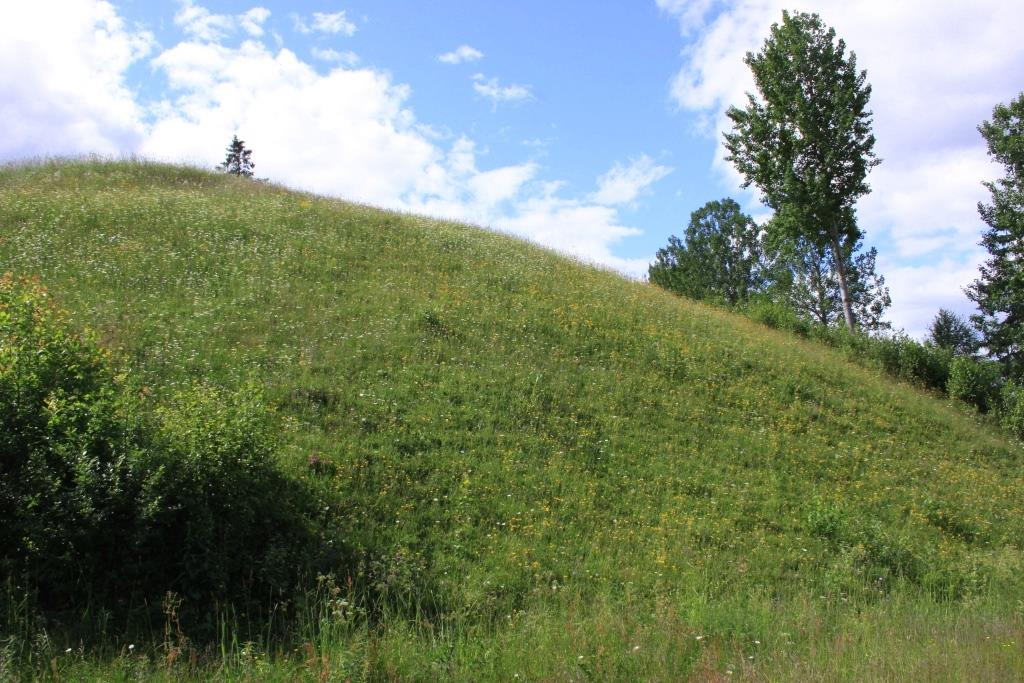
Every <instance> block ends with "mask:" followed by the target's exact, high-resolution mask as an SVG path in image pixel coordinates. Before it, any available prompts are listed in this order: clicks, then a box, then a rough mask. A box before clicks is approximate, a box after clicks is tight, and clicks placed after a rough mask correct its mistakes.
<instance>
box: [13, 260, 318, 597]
mask: <svg viewBox="0 0 1024 683" xmlns="http://www.w3.org/2000/svg"><path fill="white" fill-rule="evenodd" d="M70 329H71V328H70V324H69V322H68V319H67V316H66V315H65V314H64V313H63V312H62V311H60V310H59V309H58V308H56V307H55V306H53V305H52V304H51V303H50V302H49V300H48V296H47V293H46V290H45V289H43V288H42V287H41V286H40V285H39V284H38V283H37V282H34V281H26V280H16V279H14V278H13V277H11V276H10V275H4V276H3V277H2V278H0V519H2V520H3V524H2V525H0V581H3V580H7V581H11V580H13V581H15V582H16V583H17V584H19V585H23V586H25V587H27V588H29V589H30V590H33V591H35V592H36V594H37V596H38V600H39V604H40V606H41V607H43V608H49V609H64V608H69V607H74V606H75V605H77V604H79V603H84V602H85V601H88V600H96V599H98V600H99V601H100V602H101V603H103V604H105V605H108V606H111V607H116V606H118V605H120V604H129V603H130V602H131V600H133V599H138V598H142V599H148V598H153V597H157V596H159V595H162V594H163V593H164V592H165V591H168V590H171V591H175V592H177V593H179V594H181V595H183V596H185V597H187V598H196V599H198V598H203V599H217V600H230V599H241V598H244V597H247V596H250V595H251V596H253V597H255V596H256V594H257V593H258V594H259V595H258V597H259V598H260V600H261V601H265V598H266V596H267V594H268V593H269V592H271V591H273V590H280V589H281V588H283V587H289V584H290V583H291V579H292V578H293V577H294V575H295V572H296V571H297V569H298V567H297V565H298V564H300V562H299V560H300V559H301V557H302V553H304V552H305V553H307V554H310V553H311V551H310V550H308V549H307V548H306V546H308V545H310V544H309V543H308V541H309V538H308V536H309V534H308V532H307V530H306V529H307V526H306V519H307V516H306V515H305V510H306V509H307V508H306V506H307V502H306V498H305V496H304V494H303V493H302V491H301V490H300V489H298V488H297V487H296V486H295V485H294V484H292V483H291V482H289V481H288V480H287V479H286V478H285V477H284V476H283V475H282V474H281V473H280V471H279V470H278V468H277V466H276V461H275V457H274V450H275V449H274V442H273V440H272V438H271V432H270V428H269V427H270V422H269V420H268V415H267V412H266V410H265V408H264V407H263V404H262V401H261V398H260V395H259V392H258V391H256V390H255V389H253V388H248V389H246V390H244V391H241V392H238V393H229V392H227V391H224V390H222V389H216V388H212V387H207V386H201V385H200V386H193V387H189V388H187V389H185V390H182V391H179V392H178V393H176V394H174V396H173V397H172V398H171V400H169V401H168V402H167V404H166V405H163V406H161V407H159V408H155V407H154V406H151V405H148V404H147V403H145V402H144V401H143V399H141V398H139V395H138V393H137V392H134V391H131V390H130V388H129V387H128V386H126V385H125V383H124V382H123V381H121V380H120V379H119V378H118V377H117V376H116V375H115V373H114V370H113V366H112V364H111V359H110V357H109V355H108V354H107V352H106V351H104V350H103V349H101V348H100V347H99V346H98V344H97V343H96V342H95V340H94V339H93V338H92V337H90V336H89V335H80V334H74V333H73V332H71V331H70Z"/></svg>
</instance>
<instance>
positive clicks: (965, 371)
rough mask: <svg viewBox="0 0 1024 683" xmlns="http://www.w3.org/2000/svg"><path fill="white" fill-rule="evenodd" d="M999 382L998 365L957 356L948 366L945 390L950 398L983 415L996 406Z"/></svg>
mask: <svg viewBox="0 0 1024 683" xmlns="http://www.w3.org/2000/svg"><path fill="white" fill-rule="evenodd" d="M1000 380H1001V374H1000V368H999V364H998V363H993V362H990V361H985V360H976V359H974V358H968V357H966V356H957V357H955V358H953V362H952V363H951V364H950V366H949V381H948V382H947V384H946V389H947V391H948V392H949V396H950V398H958V399H960V400H961V401H963V402H964V403H967V404H970V405H972V406H974V407H975V408H977V409H978V410H980V411H981V412H983V413H985V412H988V411H989V410H991V409H992V408H994V407H996V406H997V405H998V403H997V401H998V396H999V388H1000V383H1001V382H1000Z"/></svg>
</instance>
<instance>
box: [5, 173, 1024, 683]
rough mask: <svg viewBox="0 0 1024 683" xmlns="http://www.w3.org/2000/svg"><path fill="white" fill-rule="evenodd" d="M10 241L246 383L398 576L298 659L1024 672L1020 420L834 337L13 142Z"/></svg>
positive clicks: (160, 374)
mask: <svg viewBox="0 0 1024 683" xmlns="http://www.w3.org/2000/svg"><path fill="white" fill-rule="evenodd" d="M0 264H2V266H0V270H10V271H13V272H14V273H16V274H22V275H39V276H40V278H41V280H42V281H43V283H44V284H46V285H47V286H48V287H49V288H50V290H51V291H52V292H53V293H54V295H55V297H56V298H57V299H58V300H59V301H60V302H61V303H62V304H63V305H64V306H65V307H67V308H68V309H70V310H71V311H72V313H73V315H74V316H75V319H76V320H77V322H79V323H80V324H81V325H83V326H89V327H92V328H94V329H96V330H98V331H99V332H100V333H101V334H102V336H103V339H104V340H105V342H106V343H107V344H108V345H109V346H111V347H114V348H117V349H120V350H122V352H123V354H122V355H123V357H124V358H126V359H128V362H130V364H131V366H132V368H133V371H134V372H136V373H139V374H141V376H142V377H143V378H144V380H145V382H146V383H148V384H150V385H151V386H153V387H154V388H155V390H156V391H160V390H161V388H162V387H170V386H173V385H174V384H175V383H180V382H182V381H184V380H185V379H187V378H189V377H203V378H208V379H211V380H212V381H214V382H217V383H220V384H223V385H226V386H229V387H230V386H234V385H237V384H239V383H241V382H243V381H245V380H247V379H250V378H253V377H255V378H257V379H258V380H259V381H261V382H262V383H264V384H265V386H266V387H267V395H268V397H269V399H270V400H271V401H272V402H273V403H274V405H275V406H277V408H278V414H279V417H280V427H281V433H282V441H283V446H282V447H283V452H284V454H285V459H286V461H287V462H286V466H287V467H288V468H289V470H290V471H291V472H292V473H293V475H294V476H295V477H296V478H298V479H302V480H305V481H307V482H308V484H309V485H311V486H313V487H315V488H317V490H318V491H320V493H321V495H322V496H323V498H324V500H325V501H327V503H326V506H327V509H326V510H325V514H326V515H331V516H335V517H337V518H338V519H341V520H343V522H344V526H345V528H347V529H350V530H351V533H350V534H349V535H348V536H347V537H346V538H345V539H343V542H344V543H345V544H346V546H347V548H348V550H349V552H350V554H351V556H352V557H357V558H362V559H363V561H362V563H361V564H358V565H353V566H352V567H344V568H341V567H339V574H342V575H343V574H344V573H345V572H362V576H363V578H366V579H367V580H368V581H370V582H373V583H374V584H375V585H376V587H377V591H376V593H375V594H376V595H378V596H384V597H383V598H381V602H379V603H376V604H374V605H368V606H367V608H368V609H370V610H371V612H373V613H374V614H375V615H376V616H375V617H374V619H372V620H371V621H373V622H374V625H372V626H371V625H368V624H362V625H360V624H356V625H352V626H351V628H349V629H348V630H345V631H344V632H343V633H341V634H340V635H336V639H335V640H333V641H331V644H330V646H329V647H327V646H325V647H324V651H323V654H324V657H325V659H322V660H317V661H318V662H320V663H318V664H317V666H320V665H321V664H322V665H323V666H324V667H328V666H329V667H332V669H331V670H332V672H335V673H344V675H348V676H356V677H358V676H361V675H366V676H367V677H369V678H374V677H385V676H388V675H394V676H397V677H419V676H424V677H426V678H436V677H437V676H439V675H440V676H447V677H453V678H464V679H472V678H477V677H484V678H491V677H493V678H510V677H511V676H512V675H513V673H521V674H522V675H523V676H524V677H526V678H528V679H552V678H555V679H562V678H571V679H579V678H583V677H586V676H588V675H589V676H593V677H596V678H599V679H606V678H621V679H630V678H635V677H639V678H646V679H658V678H664V679H667V680H675V679H678V678H679V677H680V676H682V675H686V674H687V673H690V674H694V675H704V676H706V677H708V678H709V679H713V678H714V677H715V676H716V675H717V674H716V673H715V672H718V673H719V674H720V673H724V672H726V671H727V670H729V671H734V672H735V673H736V675H739V674H747V675H750V676H753V677H757V676H760V675H765V676H769V677H778V676H783V677H788V676H793V677H806V676H817V677H829V676H834V677H839V678H842V677H846V676H849V677H852V678H857V679H861V680H863V679H870V678H872V677H877V678H890V677H894V676H896V677H899V676H911V677H915V678H919V677H920V676H921V675H924V676H925V677H927V676H928V675H930V673H929V672H936V671H937V672H940V673H941V674H942V675H943V676H947V677H952V678H957V677H958V676H960V675H980V676H982V677H989V676H991V677H992V678H998V677H1000V676H1006V677H1007V678H1014V677H1019V676H1022V675H1024V663H1022V657H1021V655H1020V648H1019V645H1015V646H1013V647H1012V648H1007V647H1003V645H1004V641H1005V642H1009V640H1012V639H1016V643H1018V644H1019V643H1020V642H1021V641H1020V638H1021V637H1022V636H1024V627H1022V622H1021V615H1020V611H1019V609H1016V608H1014V607H1013V605H1014V604H1017V605H1019V604H1020V602H1019V601H1020V600H1021V599H1024V590H1022V589H1024V586H1022V576H1024V574H1022V571H1021V570H1022V569H1024V567H1022V561H1021V560H1022V555H1021V548H1020V539H1021V538H1024V533H1022V532H1024V515H1022V514H1021V513H1022V510H1024V488H1022V486H1021V484H1022V481H1021V477H1022V471H1021V455H1020V450H1019V446H1018V445H1017V444H1015V443H1011V442H1010V441H1008V440H1007V438H1006V437H1004V436H1002V435H1000V434H996V433H992V431H991V429H990V428H986V427H984V426H983V425H981V424H979V423H978V422H977V420H976V419H975V418H974V417H972V416H971V415H968V414H967V413H966V412H964V411H962V410H960V409H957V408H956V407H954V406H952V405H950V404H947V403H944V402H940V401H938V400H936V399H934V398H932V397H930V396H927V395H925V394H923V393H920V392H918V391H916V390H914V389H912V388H910V387H907V386H903V385H898V384H895V383H893V382H892V381H891V380H889V379H887V378H885V377H883V376H881V375H880V374H878V373H875V372H871V371H868V370H865V369H863V368H860V367H857V366H854V365H852V364H850V363H848V362H846V361H845V360H844V359H843V358H842V357H841V356H840V355H838V354H837V353H835V352H833V351H830V350H828V349H825V348H823V347H820V346H818V345H815V344H813V343H809V342H805V341H801V340H798V339H796V338H793V337H791V336H788V335H785V334H779V333H775V332H773V331H770V330H766V329H764V328H762V327H760V326H758V325H756V324H754V323H751V322H749V321H747V320H744V319H742V318H739V317H736V316H733V315H730V314H727V313H724V312H722V311H719V310H715V309H712V308H709V307H705V306H702V305H699V304H695V303H692V302H689V301H687V300H684V299H680V298H678V297H675V296H672V295H670V294H668V293H666V292H663V291H661V290H659V289H657V288H654V287H652V286H648V285H644V284H640V283H633V282H627V281H624V280H623V279H622V278H620V277H619V276H617V275H615V274H612V273H608V272H604V271H601V270H598V269H594V268H591V267H588V266H585V265H581V264H578V263H575V262H573V261H571V260H568V259H565V258H562V257H559V256H557V255H554V254H552V253H550V252H547V251H544V250H542V249H539V248H536V247H534V246H531V245H529V244H526V243H523V242H520V241H517V240H514V239H511V238H508V237H504V236H501V235H496V234H493V233H489V232H486V231H482V230H479V229H476V228H471V227H466V226H462V225H457V224H452V223H445V222H439V221H434V220H429V219H425V218H421V217H416V216H406V215H399V214H395V213H388V212H383V211H379V210H376V209H372V208H367V207H362V206H356V205H351V204H346V203H344V202H340V201H335V200H328V199H323V198H319V197H314V196H309V195H304V194H300V193H295V192H289V191H285V190H283V189H280V188H276V187H273V186H267V185H263V184H258V183H252V182H246V181H237V180H235V179H233V178H229V177H225V176H220V175H214V174H208V173H205V172H201V171H196V170H190V169H182V168H175V167H166V166H159V165H152V164H139V163H93V162H76V163H60V164H41V165H35V166H27V167H8V168H4V169H2V170H0ZM311 457H315V458H317V459H320V460H323V461H327V462H329V463H330V464H329V465H328V466H326V467H317V468H316V469H315V471H314V470H313V469H311V468H310V466H309V461H310V458H311ZM341 578H342V577H339V579H341ZM698 636H699V637H700V638H698ZM993 637H994V638H995V640H992V638H993ZM893 639H900V641H901V642H902V644H901V645H899V646H893V645H891V644H889V643H890V641H891V640H893ZM948 641H953V642H952V643H951V642H948ZM299 659H301V658H299ZM308 665H309V662H308V661H307V662H306V663H305V665H302V666H306V668H307V669H308ZM268 666H269V665H268ZM279 666H285V664H279ZM295 666H296V667H299V669H297V670H302V671H306V669H302V666H300V664H298V663H296V664H295ZM934 667H937V668H934ZM281 671H283V669H282V670H281ZM360 672H362V673H360ZM307 673H308V671H307ZM280 675H281V676H282V677H287V675H286V674H280ZM309 675H313V674H312V673H310V674H309Z"/></svg>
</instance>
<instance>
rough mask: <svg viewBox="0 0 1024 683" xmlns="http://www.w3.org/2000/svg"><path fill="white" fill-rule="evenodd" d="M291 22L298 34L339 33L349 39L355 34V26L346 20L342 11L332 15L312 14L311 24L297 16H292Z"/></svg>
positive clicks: (323, 13)
mask: <svg viewBox="0 0 1024 683" xmlns="http://www.w3.org/2000/svg"><path fill="white" fill-rule="evenodd" d="M292 21H293V22H294V24H295V30H296V31H298V32H299V33H314V32H316V33H330V34H337V33H340V34H342V35H345V36H350V37H351V36H352V35H354V34H355V32H356V25H355V24H354V23H352V22H351V21H349V20H348V18H347V17H346V16H345V12H344V10H342V11H341V12H333V13H325V12H313V20H312V22H307V20H306V19H304V18H303V17H301V16H299V15H298V14H293V15H292Z"/></svg>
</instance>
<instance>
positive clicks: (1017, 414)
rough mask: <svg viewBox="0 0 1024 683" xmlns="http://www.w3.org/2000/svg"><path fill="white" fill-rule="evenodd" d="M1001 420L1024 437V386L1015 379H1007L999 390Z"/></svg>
mask: <svg viewBox="0 0 1024 683" xmlns="http://www.w3.org/2000/svg"><path fill="white" fill-rule="evenodd" d="M999 421H1000V422H1001V423H1002V425H1003V426H1004V427H1005V428H1006V429H1009V430H1010V431H1011V432H1013V433H1014V434H1016V435H1017V436H1018V437H1021V438H1024V386H1021V385H1020V384H1018V383H1017V382H1015V381H1014V380H1007V382H1006V383H1005V384H1003V386H1002V388H1001V389H1000V391H999Z"/></svg>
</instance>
